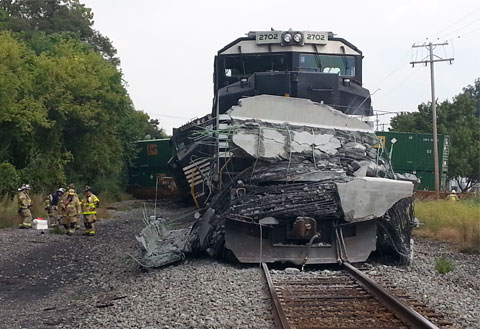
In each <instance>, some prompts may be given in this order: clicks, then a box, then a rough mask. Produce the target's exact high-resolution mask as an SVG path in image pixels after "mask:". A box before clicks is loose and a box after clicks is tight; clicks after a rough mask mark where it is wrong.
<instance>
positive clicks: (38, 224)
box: [32, 218, 48, 230]
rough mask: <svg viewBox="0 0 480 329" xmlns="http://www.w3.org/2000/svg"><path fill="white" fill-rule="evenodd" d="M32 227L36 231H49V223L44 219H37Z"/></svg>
mask: <svg viewBox="0 0 480 329" xmlns="http://www.w3.org/2000/svg"><path fill="white" fill-rule="evenodd" d="M32 227H33V228H34V229H36V230H48V221H47V220H46V219H43V218H35V219H34V220H33V225H32Z"/></svg>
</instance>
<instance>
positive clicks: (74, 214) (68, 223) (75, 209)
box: [59, 191, 82, 235]
mask: <svg viewBox="0 0 480 329" xmlns="http://www.w3.org/2000/svg"><path fill="white" fill-rule="evenodd" d="M59 204H60V207H61V211H62V219H61V224H62V225H63V226H64V227H65V229H67V234H69V235H72V234H73V233H74V232H75V224H76V223H77V222H78V220H79V218H80V215H81V213H82V207H81V205H82V204H81V202H80V200H79V199H78V196H77V194H76V193H75V192H74V191H72V192H70V191H69V193H68V194H67V195H66V196H65V197H63V198H62V200H61V202H59Z"/></svg>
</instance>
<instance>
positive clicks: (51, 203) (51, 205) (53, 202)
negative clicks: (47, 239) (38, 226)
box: [45, 187, 65, 227]
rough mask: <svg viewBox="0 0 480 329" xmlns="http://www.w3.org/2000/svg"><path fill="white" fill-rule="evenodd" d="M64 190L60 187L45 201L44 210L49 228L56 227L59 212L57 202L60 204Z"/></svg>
mask: <svg viewBox="0 0 480 329" xmlns="http://www.w3.org/2000/svg"><path fill="white" fill-rule="evenodd" d="M64 193H65V189H64V188H62V187H60V188H59V189H58V190H57V191H56V192H54V193H52V194H49V195H48V196H47V198H46V199H45V210H46V211H47V214H48V225H49V226H50V227H55V226H58V222H59V219H60V211H59V208H58V204H59V202H62V196H63V195H64Z"/></svg>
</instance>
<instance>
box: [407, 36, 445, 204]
mask: <svg viewBox="0 0 480 329" xmlns="http://www.w3.org/2000/svg"><path fill="white" fill-rule="evenodd" d="M446 45H448V42H443V43H432V42H429V43H428V44H426V43H424V44H421V45H415V44H414V45H413V46H412V48H422V47H425V48H427V49H428V53H429V56H428V59H427V58H424V59H423V60H421V61H413V62H410V64H412V67H415V64H420V63H422V64H425V66H427V65H428V64H430V84H431V90H432V117H433V119H432V121H433V159H434V164H435V194H436V196H437V199H438V198H440V174H439V170H438V167H439V166H438V136H437V108H436V104H435V76H434V70H433V63H435V62H450V64H452V61H453V58H441V57H439V56H437V55H435V54H434V53H433V49H434V48H433V47H436V46H446Z"/></svg>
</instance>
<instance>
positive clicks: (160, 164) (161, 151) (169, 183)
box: [127, 138, 178, 199]
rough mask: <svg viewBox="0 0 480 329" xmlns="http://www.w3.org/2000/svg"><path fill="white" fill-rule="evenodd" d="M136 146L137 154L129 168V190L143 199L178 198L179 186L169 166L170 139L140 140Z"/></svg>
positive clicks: (170, 155)
mask: <svg viewBox="0 0 480 329" xmlns="http://www.w3.org/2000/svg"><path fill="white" fill-rule="evenodd" d="M135 147H136V151H137V156H136V158H135V159H134V160H133V163H132V165H131V166H130V167H129V168H128V185H127V192H129V193H131V194H133V196H134V197H136V198H141V199H154V198H155V197H168V198H177V197H178V191H177V186H176V185H175V181H174V179H173V177H172V173H171V171H170V168H169V167H168V160H169V159H170V158H171V157H172V148H171V146H170V139H169V138H163V139H149V140H140V141H137V142H135Z"/></svg>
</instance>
